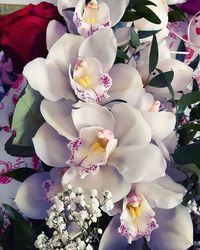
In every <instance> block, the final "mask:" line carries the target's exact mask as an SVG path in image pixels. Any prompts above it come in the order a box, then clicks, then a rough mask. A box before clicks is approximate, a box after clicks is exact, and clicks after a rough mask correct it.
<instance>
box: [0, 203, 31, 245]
mask: <svg viewBox="0 0 200 250" xmlns="http://www.w3.org/2000/svg"><path fill="white" fill-rule="evenodd" d="M3 206H4V208H5V209H6V212H7V214H8V217H9V220H10V221H11V224H14V227H15V228H17V229H18V230H17V234H16V235H15V236H16V237H15V238H20V239H21V244H22V245H24V244H26V245H27V247H28V246H29V245H32V244H33V243H34V241H35V232H34V230H33V228H32V227H31V224H30V223H29V222H28V221H26V220H25V219H24V218H23V216H22V215H21V214H20V213H19V212H18V211H17V210H16V209H14V208H13V207H11V206H9V205H7V204H3Z"/></svg>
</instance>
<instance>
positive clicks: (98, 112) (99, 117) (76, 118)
mask: <svg viewBox="0 0 200 250" xmlns="http://www.w3.org/2000/svg"><path fill="white" fill-rule="evenodd" d="M72 119H73V122H74V125H75V127H76V129H77V130H78V131H79V130H80V129H81V128H84V127H89V126H99V127H102V128H106V129H109V130H111V131H113V129H114V124H115V122H114V117H113V115H112V113H111V112H110V111H109V110H107V109H106V108H104V107H102V106H99V105H98V104H85V105H84V106H83V107H81V108H79V109H76V110H72Z"/></svg>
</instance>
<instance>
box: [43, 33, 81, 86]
mask: <svg viewBox="0 0 200 250" xmlns="http://www.w3.org/2000/svg"><path fill="white" fill-rule="evenodd" d="M82 43H84V38H83V37H81V36H77V35H73V34H68V33H66V34H64V35H63V36H62V37H61V38H60V39H59V40H58V41H57V42H56V43H55V44H54V45H53V46H52V47H51V49H50V51H49V54H48V56H47V59H48V60H50V61H52V62H53V63H54V64H55V65H56V66H57V67H58V68H59V70H60V71H61V72H62V74H63V75H64V76H65V77H67V76H68V69H69V65H70V64H71V65H72V67H74V66H75V64H76V61H77V58H78V50H79V48H80V46H81V44H82ZM68 81H69V80H68Z"/></svg>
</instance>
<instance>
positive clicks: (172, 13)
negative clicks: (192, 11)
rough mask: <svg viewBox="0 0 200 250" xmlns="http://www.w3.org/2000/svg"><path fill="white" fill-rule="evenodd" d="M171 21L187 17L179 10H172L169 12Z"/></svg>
mask: <svg viewBox="0 0 200 250" xmlns="http://www.w3.org/2000/svg"><path fill="white" fill-rule="evenodd" d="M168 18H169V22H177V21H183V20H185V17H184V16H183V15H182V14H181V13H180V12H178V11H176V10H172V11H170V12H169V13H168Z"/></svg>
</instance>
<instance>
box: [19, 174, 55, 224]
mask: <svg viewBox="0 0 200 250" xmlns="http://www.w3.org/2000/svg"><path fill="white" fill-rule="evenodd" d="M48 179H50V175H49V173H47V172H43V173H37V174H34V175H32V176H30V177H29V178H27V179H26V180H25V181H24V182H23V183H22V184H21V186H20V188H19V189H18V192H17V195H16V199H15V202H16V204H17V206H18V208H19V209H20V211H21V212H22V213H23V214H24V215H25V216H27V217H29V218H32V219H44V218H45V217H47V210H48V209H49V208H50V206H51V203H50V202H49V201H48V200H47V197H46V193H45V190H44V188H43V187H42V185H43V183H44V182H45V181H46V180H48Z"/></svg>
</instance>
